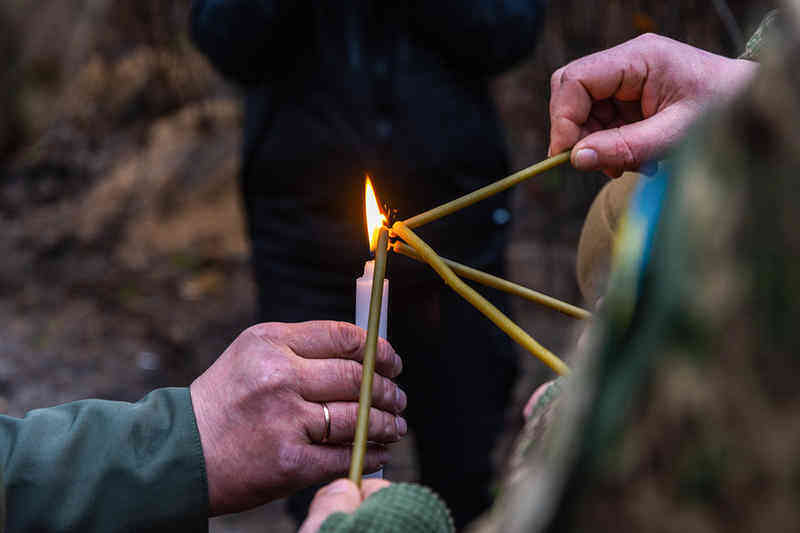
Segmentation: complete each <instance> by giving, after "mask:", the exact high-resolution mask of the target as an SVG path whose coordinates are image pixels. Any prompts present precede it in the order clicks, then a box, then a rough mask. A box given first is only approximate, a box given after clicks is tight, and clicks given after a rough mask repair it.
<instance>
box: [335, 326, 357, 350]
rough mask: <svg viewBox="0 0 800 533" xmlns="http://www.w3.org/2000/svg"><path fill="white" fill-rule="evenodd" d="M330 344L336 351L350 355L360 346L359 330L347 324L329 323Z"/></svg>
mask: <svg viewBox="0 0 800 533" xmlns="http://www.w3.org/2000/svg"><path fill="white" fill-rule="evenodd" d="M329 332H330V337H331V343H332V345H333V347H334V349H336V350H337V351H340V352H342V353H350V352H354V351H356V350H358V349H359V347H360V346H361V330H360V328H358V327H356V326H354V325H353V324H350V323H348V322H329Z"/></svg>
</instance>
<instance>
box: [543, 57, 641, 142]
mask: <svg viewBox="0 0 800 533" xmlns="http://www.w3.org/2000/svg"><path fill="white" fill-rule="evenodd" d="M647 71H648V69H647V63H646V62H645V61H644V60H643V59H642V58H641V57H640V54H637V53H631V52H630V46H629V45H628V44H627V43H625V44H622V45H619V46H617V47H614V48H611V49H609V50H605V51H602V52H597V53H595V54H592V55H589V56H586V57H584V58H581V59H578V60H576V61H573V62H572V63H570V64H568V65H567V66H565V67H562V68H560V69H559V70H557V71H556V72H555V73H554V74H553V76H552V77H551V79H550V125H551V126H550V127H551V131H550V153H553V154H555V153H560V152H562V151H564V150H567V149H569V148H571V147H572V146H574V145H575V143H576V142H578V140H580V136H579V135H580V127H581V125H582V124H584V123H585V122H586V120H587V119H588V118H589V114H590V113H591V110H592V104H593V102H597V101H600V100H606V99H609V98H612V97H616V98H617V99H619V100H624V101H636V100H639V99H640V98H641V95H642V88H643V86H644V82H645V81H646V79H647Z"/></svg>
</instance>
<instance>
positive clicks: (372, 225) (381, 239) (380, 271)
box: [349, 178, 389, 487]
mask: <svg viewBox="0 0 800 533" xmlns="http://www.w3.org/2000/svg"><path fill="white" fill-rule="evenodd" d="M365 189H366V190H365V202H366V211H367V233H368V237H369V243H370V249H372V250H374V251H375V266H374V268H373V276H372V293H371V295H370V301H369V318H368V321H367V340H366V343H365V347H364V363H363V367H364V370H363V374H362V378H361V394H360V396H359V400H358V419H357V421H356V434H355V438H354V440H353V455H352V459H351V461H350V475H349V478H350V481H352V482H353V483H355V484H356V485H358V486H359V487H360V486H361V476H362V474H363V471H364V453H365V452H366V449H367V430H368V429H369V409H370V405H371V400H372V378H373V376H374V375H375V352H376V349H377V345H378V329H379V326H380V322H381V308H382V301H383V287H384V283H383V282H384V279H385V277H386V259H387V255H388V245H389V228H387V227H386V226H385V225H384V223H385V222H386V217H385V216H384V215H383V214H382V213H381V212H380V209H379V207H378V202H377V198H376V197H375V193H374V191H373V189H372V183H371V182H370V180H369V178H367V183H366V186H365Z"/></svg>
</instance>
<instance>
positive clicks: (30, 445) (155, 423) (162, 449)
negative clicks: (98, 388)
mask: <svg viewBox="0 0 800 533" xmlns="http://www.w3.org/2000/svg"><path fill="white" fill-rule="evenodd" d="M0 466H2V472H3V485H4V487H5V497H6V502H5V503H6V517H5V518H6V531H7V532H14V531H82V532H93V531H98V532H99V531H102V532H114V531H156V532H157V531H168V530H169V531H172V532H175V531H207V529H208V487H207V480H206V474H205V462H204V459H203V450H202V447H201V444H200V435H199V433H198V431H197V423H196V421H195V417H194V411H193V409H192V401H191V397H190V395H189V389H187V388H170V389H159V390H155V391H153V392H151V393H150V394H148V395H147V396H145V397H144V398H142V399H141V400H140V401H139V402H136V403H133V404H132V403H126V402H112V401H105V400H83V401H79V402H73V403H68V404H64V405H60V406H57V407H50V408H46V409H37V410H34V411H31V412H29V413H28V414H27V415H26V416H25V418H21V419H20V418H13V417H9V416H0Z"/></svg>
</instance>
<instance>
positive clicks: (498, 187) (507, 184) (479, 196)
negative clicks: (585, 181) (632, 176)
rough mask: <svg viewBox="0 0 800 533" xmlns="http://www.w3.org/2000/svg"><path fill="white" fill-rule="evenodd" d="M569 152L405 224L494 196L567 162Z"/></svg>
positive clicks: (413, 224) (411, 225) (410, 225)
mask: <svg viewBox="0 0 800 533" xmlns="http://www.w3.org/2000/svg"><path fill="white" fill-rule="evenodd" d="M569 154H570V152H562V153H560V154H558V155H555V156H553V157H551V158H549V159H545V160H544V161H541V162H539V163H536V164H535V165H531V166H529V167H528V168H523V169H522V170H520V171H517V172H515V173H513V174H511V175H510V176H508V177H507V178H503V179H501V180H499V181H496V182H494V183H491V184H489V185H487V186H486V187H482V188H480V189H478V190H477V191H472V192H471V193H469V194H465V195H464V196H462V197H461V198H456V199H455V200H453V201H451V202H447V203H446V204H442V205H440V206H439V207H434V208H433V209H431V210H429V211H425V212H424V213H420V214H419V215H416V216H413V217H411V218H409V219H406V220H404V221H403V224H405V225H406V227H407V228H418V227H420V226H422V225H423V224H427V223H428V222H433V221H434V220H436V219H439V218H442V217H444V216H447V215H449V214H451V213H455V212H456V211H458V210H460V209H464V208H465V207H469V206H471V205H472V204H474V203H477V202H480V201H481V200H485V199H486V198H489V197H490V196H493V195H495V194H497V193H499V192H503V191H505V190H506V189H509V188H511V187H513V186H514V185H517V184H519V183H521V182H523V181H525V180H526V179H528V178H532V177H533V176H535V175H537V174H541V173H542V172H544V171H545V170H550V169H551V168H553V167H557V166H558V165H560V164H562V163H566V162H567V161H569Z"/></svg>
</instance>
